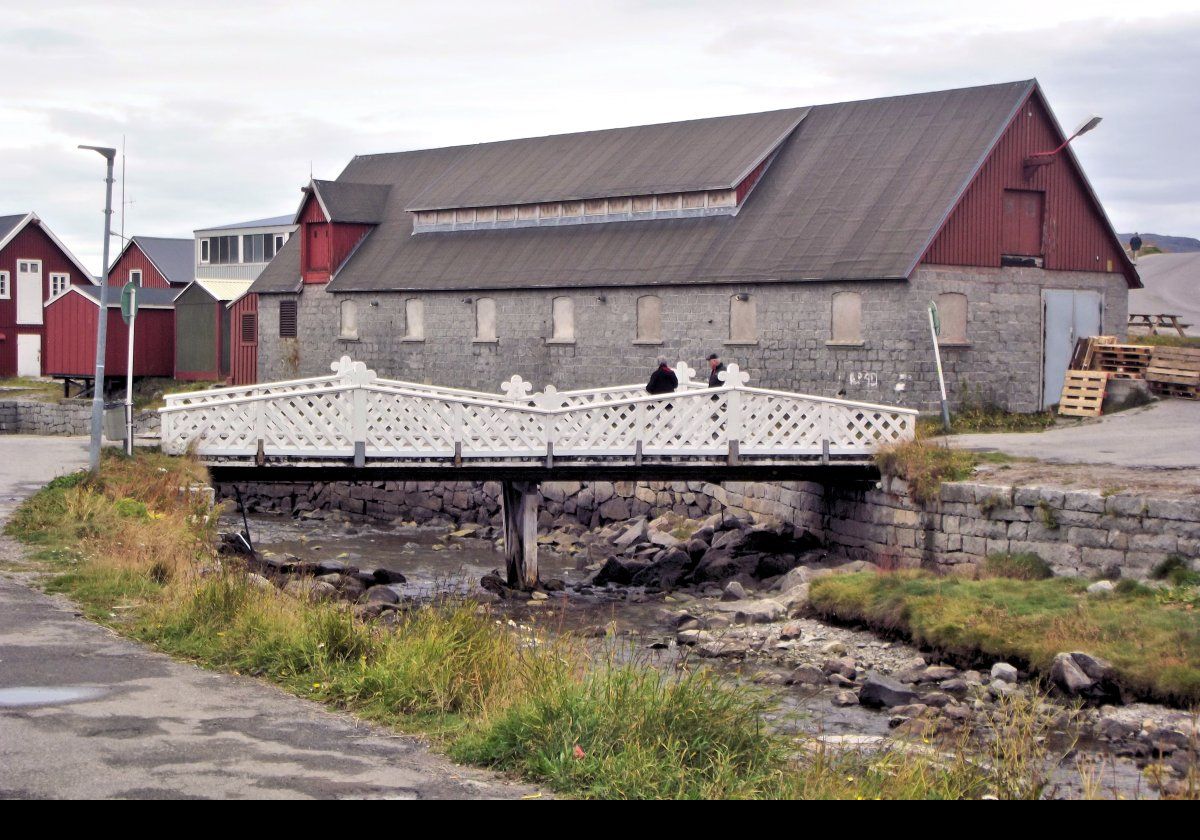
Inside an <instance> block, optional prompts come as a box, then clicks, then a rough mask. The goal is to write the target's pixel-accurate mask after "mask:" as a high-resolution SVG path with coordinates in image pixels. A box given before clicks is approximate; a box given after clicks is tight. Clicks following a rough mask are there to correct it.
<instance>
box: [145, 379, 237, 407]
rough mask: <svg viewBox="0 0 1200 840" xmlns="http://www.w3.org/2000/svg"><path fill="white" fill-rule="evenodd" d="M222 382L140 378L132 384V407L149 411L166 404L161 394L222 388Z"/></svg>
mask: <svg viewBox="0 0 1200 840" xmlns="http://www.w3.org/2000/svg"><path fill="white" fill-rule="evenodd" d="M223 387H225V383H224V382H184V381H181V380H178V379H158V378H150V379H142V380H140V381H138V382H137V383H135V384H134V386H133V407H134V408H135V409H137V410H138V411H150V410H153V409H158V408H162V407H163V406H164V405H166V402H165V401H164V400H163V396H164V395H166V394H182V393H188V392H191V391H207V390H208V389H209V388H223Z"/></svg>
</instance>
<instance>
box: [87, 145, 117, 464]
mask: <svg viewBox="0 0 1200 840" xmlns="http://www.w3.org/2000/svg"><path fill="white" fill-rule="evenodd" d="M79 148H81V149H89V150H91V151H93V152H96V153H97V154H99V155H102V156H103V157H104V159H105V161H106V164H105V166H106V171H105V176H104V263H103V266H102V267H101V270H100V316H99V318H98V319H97V324H96V375H95V378H94V379H93V380H92V442H91V446H90V447H89V449H88V468H89V469H90V470H91V472H92V474H93V475H95V474H96V472H97V471H98V470H99V469H100V443H101V441H100V435H101V430H102V429H103V426H104V353H105V345H106V343H107V341H108V240H109V236H110V234H111V232H112V189H113V161H114V160H116V157H117V150H116V149H110V148H108V147H107V146H80V147H79Z"/></svg>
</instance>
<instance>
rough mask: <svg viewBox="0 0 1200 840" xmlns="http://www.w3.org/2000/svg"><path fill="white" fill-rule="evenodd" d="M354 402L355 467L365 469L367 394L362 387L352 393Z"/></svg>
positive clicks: (352, 424) (359, 386) (352, 423)
mask: <svg viewBox="0 0 1200 840" xmlns="http://www.w3.org/2000/svg"><path fill="white" fill-rule="evenodd" d="M351 395H352V397H351V398H352V400H353V406H354V409H353V416H352V419H351V431H352V433H353V437H354V466H356V467H363V466H366V463H367V392H366V390H364V389H363V387H362V386H361V385H357V384H356V385H355V386H354V390H353V391H351Z"/></svg>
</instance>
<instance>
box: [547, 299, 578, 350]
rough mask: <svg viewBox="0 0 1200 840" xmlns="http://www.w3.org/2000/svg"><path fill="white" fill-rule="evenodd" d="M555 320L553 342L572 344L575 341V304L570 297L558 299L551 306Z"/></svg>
mask: <svg viewBox="0 0 1200 840" xmlns="http://www.w3.org/2000/svg"><path fill="white" fill-rule="evenodd" d="M550 314H551V318H552V320H553V330H554V332H553V336H552V339H551V340H553V341H560V342H564V343H565V342H571V341H574V340H575V302H574V301H572V300H571V299H570V298H569V297H556V298H555V299H554V301H553V303H552V304H551V312H550Z"/></svg>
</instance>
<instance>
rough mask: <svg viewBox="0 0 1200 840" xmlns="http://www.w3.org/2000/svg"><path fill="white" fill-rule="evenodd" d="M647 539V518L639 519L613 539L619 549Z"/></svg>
mask: <svg viewBox="0 0 1200 840" xmlns="http://www.w3.org/2000/svg"><path fill="white" fill-rule="evenodd" d="M645 540H646V520H645V519H637V520H634V522H633V523H632V524H630V526H629V527H628V528H626V529H625V531H624V532H623V533H622V534H621V536H619V537H617V538H616V539H615V540H613V545H615V546H616V547H617V548H619V549H622V550H624V549H626V548H629V547H630V546H633V545H637V544H638V543H640V542H645Z"/></svg>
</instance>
